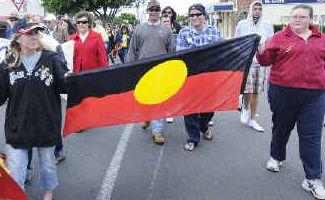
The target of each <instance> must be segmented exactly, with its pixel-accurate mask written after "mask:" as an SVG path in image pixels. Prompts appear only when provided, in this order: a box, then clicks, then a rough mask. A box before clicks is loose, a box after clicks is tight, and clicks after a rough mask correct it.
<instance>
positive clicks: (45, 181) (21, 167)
mask: <svg viewBox="0 0 325 200" xmlns="http://www.w3.org/2000/svg"><path fill="white" fill-rule="evenodd" d="M6 146H7V166H8V169H9V170H10V175H11V176H12V177H13V179H14V180H15V181H16V182H17V183H18V184H19V186H20V187H21V188H23V189H24V182H25V179H26V174H27V163H28V149H15V148H13V147H12V146H11V145H6ZM37 153H38V159H39V168H40V173H41V174H40V184H41V186H42V187H43V189H44V190H45V191H53V190H54V188H55V187H56V186H57V185H58V184H59V183H58V177H57V173H56V165H55V158H54V146H52V147H39V148H37Z"/></svg>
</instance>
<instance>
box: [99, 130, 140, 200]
mask: <svg viewBox="0 0 325 200" xmlns="http://www.w3.org/2000/svg"><path fill="white" fill-rule="evenodd" d="M133 126H134V124H132V125H127V126H126V127H125V129H124V131H123V133H122V135H121V138H120V141H119V143H118V145H117V147H116V150H115V152H114V156H113V159H112V160H111V163H110V165H109V167H108V169H107V171H106V175H105V178H104V180H103V183H102V187H101V189H100V191H99V194H98V196H97V200H110V199H112V194H113V190H114V186H115V182H116V179H117V176H118V173H119V171H120V167H121V163H122V160H123V157H124V153H125V151H126V149H127V144H128V142H129V139H130V136H131V134H132V129H133Z"/></svg>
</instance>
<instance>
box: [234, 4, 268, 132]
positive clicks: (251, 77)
mask: <svg viewBox="0 0 325 200" xmlns="http://www.w3.org/2000/svg"><path fill="white" fill-rule="evenodd" d="M254 33H255V34H258V35H260V36H261V42H264V43H265V42H266V41H267V40H268V39H269V38H270V37H272V35H273V34H274V31H273V26H272V25H271V24H270V23H269V22H267V21H265V20H264V19H263V5H262V3H261V2H260V1H254V2H252V3H251V5H250V10H249V13H248V16H247V19H245V20H242V21H240V22H239V23H238V25H237V28H236V33H235V37H241V36H245V35H249V34H254ZM266 77H267V69H266V68H263V67H260V64H259V63H258V62H257V60H256V58H255V57H254V59H253V62H252V65H251V67H250V70H249V74H248V77H247V82H246V86H245V91H244V94H243V98H242V106H241V115H240V121H241V123H243V124H247V125H248V126H249V127H251V128H253V129H254V130H256V131H260V132H263V131H265V130H264V128H263V127H262V126H261V125H260V124H259V123H257V121H256V114H257V112H256V111H257V106H258V96H259V94H260V93H262V92H263V91H264V88H265V82H266Z"/></svg>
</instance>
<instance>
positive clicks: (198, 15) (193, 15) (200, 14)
mask: <svg viewBox="0 0 325 200" xmlns="http://www.w3.org/2000/svg"><path fill="white" fill-rule="evenodd" d="M202 15H203V13H195V14H188V16H189V17H195V16H196V17H200V16H202Z"/></svg>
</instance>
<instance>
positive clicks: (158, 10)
mask: <svg viewBox="0 0 325 200" xmlns="http://www.w3.org/2000/svg"><path fill="white" fill-rule="evenodd" d="M148 11H149V12H160V8H159V7H150V8H149V9H148Z"/></svg>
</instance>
